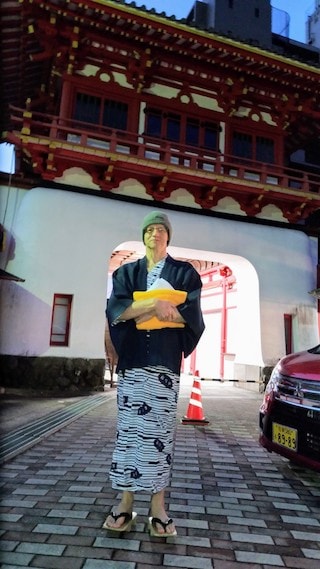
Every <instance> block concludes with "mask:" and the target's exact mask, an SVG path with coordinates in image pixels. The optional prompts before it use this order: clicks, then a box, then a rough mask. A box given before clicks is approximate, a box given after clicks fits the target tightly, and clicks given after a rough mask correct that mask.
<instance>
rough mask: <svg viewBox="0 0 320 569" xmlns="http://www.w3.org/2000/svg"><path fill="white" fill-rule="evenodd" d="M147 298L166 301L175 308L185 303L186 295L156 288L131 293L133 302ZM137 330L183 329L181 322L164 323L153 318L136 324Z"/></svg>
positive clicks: (182, 292) (177, 291)
mask: <svg viewBox="0 0 320 569" xmlns="http://www.w3.org/2000/svg"><path fill="white" fill-rule="evenodd" d="M148 298H159V299H161V300H167V301H168V302H171V303H172V304H174V305H175V306H178V305H179V304H182V303H183V302H185V300H186V298H187V293H186V292H185V291H183V290H175V289H171V288H168V289H167V288H156V289H151V290H137V291H135V292H134V293H133V300H146V299H148ZM137 328H138V330H159V329H160V328H184V323H183V322H166V321H164V320H159V319H158V318H157V317H156V316H153V317H152V318H150V319H149V320H146V321H145V322H141V323H140V324H137Z"/></svg>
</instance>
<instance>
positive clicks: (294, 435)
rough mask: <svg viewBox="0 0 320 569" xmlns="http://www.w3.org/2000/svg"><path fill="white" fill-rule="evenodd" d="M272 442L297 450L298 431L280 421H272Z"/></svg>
mask: <svg viewBox="0 0 320 569" xmlns="http://www.w3.org/2000/svg"><path fill="white" fill-rule="evenodd" d="M272 442H273V443H277V444H278V445H281V446H283V447H285V448H287V449H289V450H292V451H295V452H296V451H297V449H298V431H297V429H291V428H290V427H286V426H285V425H280V424H279V423H272Z"/></svg>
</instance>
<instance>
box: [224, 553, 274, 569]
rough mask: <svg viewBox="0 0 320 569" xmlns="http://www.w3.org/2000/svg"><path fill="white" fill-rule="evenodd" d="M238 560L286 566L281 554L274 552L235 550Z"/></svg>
mask: <svg viewBox="0 0 320 569" xmlns="http://www.w3.org/2000/svg"><path fill="white" fill-rule="evenodd" d="M235 556H236V560H237V561H240V562H241V563H260V564H261V565H277V566H278V567H285V564H284V562H283V561H282V560H281V557H280V555H276V554H274V553H257V552H254V553H251V552H250V551H235Z"/></svg>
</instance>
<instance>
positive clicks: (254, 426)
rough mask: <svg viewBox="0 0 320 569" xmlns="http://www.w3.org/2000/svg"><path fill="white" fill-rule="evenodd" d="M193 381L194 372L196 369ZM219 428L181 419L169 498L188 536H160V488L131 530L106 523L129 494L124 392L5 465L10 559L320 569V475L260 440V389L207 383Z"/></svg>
mask: <svg viewBox="0 0 320 569" xmlns="http://www.w3.org/2000/svg"><path fill="white" fill-rule="evenodd" d="M187 382H188V380H187ZM202 383H203V384H202V395H203V404H204V409H205V413H206V416H208V418H209V419H210V420H211V423H210V425H209V427H201V426H200V427H197V426H193V425H182V424H181V421H180V418H181V417H182V416H183V415H184V414H185V411H186V408H187V405H188V403H189V397H190V393H191V387H192V381H191V380H189V383H187V386H186V388H185V389H182V393H181V397H180V401H179V406H178V421H177V436H176V442H175V453H174V463H173V471H172V481H171V486H170V488H169V489H168V505H169V509H168V511H169V512H170V515H172V516H173V518H174V520H175V523H176V526H177V530H178V536H177V537H176V538H174V537H172V538H168V539H158V538H151V537H150V535H149V533H148V530H147V517H148V513H149V502H150V497H149V496H148V494H144V493H141V494H139V495H137V497H136V501H135V509H136V511H137V512H138V518H137V523H136V525H135V528H134V530H133V531H132V532H131V533H130V534H124V535H119V536H113V535H112V534H110V532H106V531H105V530H104V529H103V528H102V524H103V521H104V519H105V516H106V513H107V512H108V511H109V510H110V508H111V507H112V506H113V505H114V504H115V503H117V501H118V500H119V497H120V493H119V492H117V491H115V490H113V489H112V488H111V485H110V482H109V479H108V471H109V467H110V463H111V456H112V450H113V442H114V437H115V429H116V421H115V417H116V406H115V400H114V396H113V395H112V397H109V394H108V393H107V394H106V402H105V403H104V404H102V405H101V406H100V407H98V408H95V409H93V410H91V411H90V412H89V413H87V414H86V415H83V416H81V417H79V418H78V419H77V420H76V421H74V422H73V423H71V424H70V425H68V426H66V427H64V428H63V429H62V430H61V431H58V432H56V433H53V434H51V435H50V436H48V437H47V438H46V439H45V440H43V441H40V442H39V443H38V444H37V445H35V446H34V447H32V448H30V449H28V450H27V451H25V452H24V453H23V454H20V455H17V456H16V457H15V458H14V459H12V460H11V461H10V462H7V463H5V464H4V465H3V467H2V469H1V473H0V475H1V491H2V504H1V506H0V507H1V508H2V509H1V512H2V522H1V530H0V535H1V540H2V544H3V551H2V555H5V558H1V568H2V569H18V568H19V569H27V568H28V569H30V568H35V567H37V568H38V569H56V568H57V569H155V568H156V567H163V568H166V567H167V568H169V567H171V568H172V567H174V568H175V569H179V568H183V567H185V568H192V569H198V567H199V568H201V569H267V568H270V569H280V568H283V567H285V568H286V569H319V559H320V507H319V504H320V500H319V499H320V476H319V474H317V473H314V472H312V471H309V470H307V469H303V468H300V467H295V466H293V465H292V464H290V463H289V462H288V461H286V460H285V459H283V458H282V457H279V456H277V455H274V454H269V453H267V452H266V451H265V450H264V449H262V448H260V447H259V445H258V442H257V441H258V409H259V404H260V402H261V396H259V395H258V394H255V393H252V392H246V391H244V390H242V389H240V388H235V387H233V386H230V385H229V386H228V385H220V384H217V383H211V382H202Z"/></svg>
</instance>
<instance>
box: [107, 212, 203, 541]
mask: <svg viewBox="0 0 320 569" xmlns="http://www.w3.org/2000/svg"><path fill="white" fill-rule="evenodd" d="M171 234H172V227H171V224H170V221H169V219H168V216H167V215H166V214H165V213H163V212H161V211H152V212H150V213H149V214H148V215H146V217H145V218H144V220H143V223H142V238H143V242H144V245H145V248H146V250H145V256H144V257H143V258H142V259H140V260H138V261H136V262H134V263H128V264H126V265H123V266H121V267H120V268H119V269H117V270H116V271H115V272H114V274H113V291H112V294H111V297H110V299H109V302H108V306H107V311H106V314H107V318H108V322H109V327H110V335H111V339H112V342H113V344H114V347H115V349H116V351H117V354H118V358H119V360H118V365H117V373H118V427H117V440H116V443H115V450H114V453H113V461H112V465H111V470H110V478H111V481H112V486H113V488H116V489H118V490H122V499H121V502H120V504H119V505H118V507H117V508H115V509H114V510H113V511H112V512H111V513H110V514H109V515H108V517H107V519H106V521H105V524H104V527H105V528H107V529H111V530H113V531H127V530H129V529H130V527H131V524H132V521H133V519H134V517H135V514H134V513H133V500H134V493H135V492H138V491H147V492H149V493H150V494H151V517H150V518H149V526H150V533H151V534H152V535H156V536H158V537H168V536H173V535H176V529H175V525H174V523H173V520H172V519H171V518H170V517H169V516H168V515H167V513H166V509H165V489H166V487H167V486H168V484H169V478H170V472H171V464H172V449H173V437H174V430H175V422H176V411H177V400H178V393H179V379H180V368H181V361H182V357H183V356H184V357H187V356H188V355H189V354H190V353H191V352H192V351H193V350H194V348H195V347H196V345H197V343H198V341H199V339H200V337H201V334H202V333H203V330H204V323H203V317H202V313H201V308H200V293H201V287H202V283H201V279H200V276H199V274H198V273H197V271H196V270H195V269H194V268H193V267H192V265H191V264H190V263H188V262H185V261H178V260H175V259H173V258H172V257H171V256H170V255H168V253H167V246H168V243H169V241H170V238H171ZM160 279H161V280H160ZM163 283H164V284H163ZM157 285H158V286H157ZM159 287H160V289H159Z"/></svg>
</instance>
